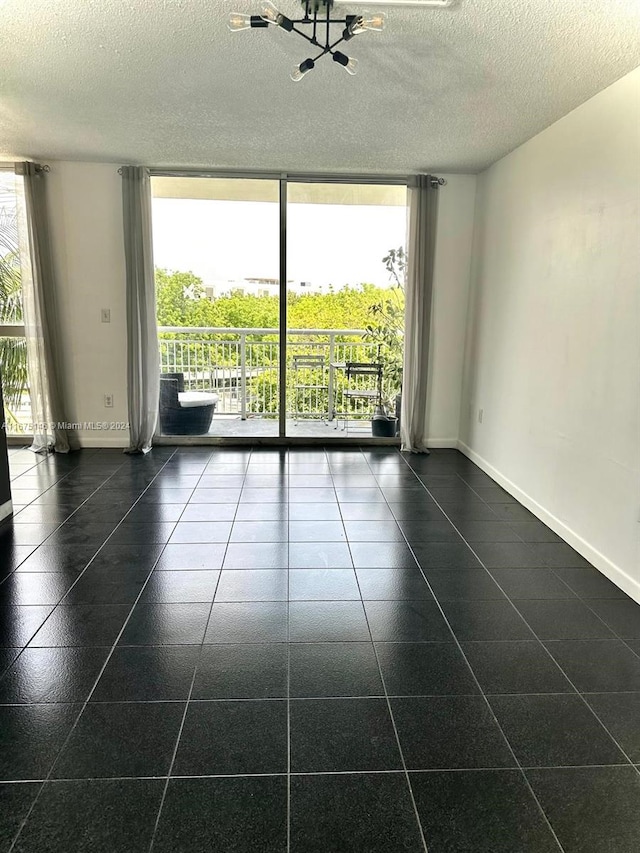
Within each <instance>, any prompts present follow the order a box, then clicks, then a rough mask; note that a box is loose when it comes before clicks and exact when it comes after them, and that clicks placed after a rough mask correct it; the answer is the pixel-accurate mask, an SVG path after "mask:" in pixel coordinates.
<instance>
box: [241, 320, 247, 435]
mask: <svg viewBox="0 0 640 853" xmlns="http://www.w3.org/2000/svg"><path fill="white" fill-rule="evenodd" d="M240 418H241V419H242V420H243V421H246V419H247V337H246V335H245V334H244V332H242V334H241V335H240Z"/></svg>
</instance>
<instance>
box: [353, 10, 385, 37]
mask: <svg viewBox="0 0 640 853" xmlns="http://www.w3.org/2000/svg"><path fill="white" fill-rule="evenodd" d="M386 21H387V16H386V15H385V14H384V12H375V13H374V12H363V14H362V15H358V17H357V18H356V19H355V20H354V21H353V22H352V23H351V25H350V26H349V32H350V33H351V35H353V36H357V35H358V34H359V33H365V32H367V30H369V31H370V32H372V33H381V32H382V30H384V27H385V24H386Z"/></svg>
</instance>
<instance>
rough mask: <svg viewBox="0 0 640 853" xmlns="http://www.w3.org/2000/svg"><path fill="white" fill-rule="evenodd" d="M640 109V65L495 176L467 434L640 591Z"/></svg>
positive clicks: (477, 254) (511, 482)
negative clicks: (481, 420)
mask: <svg viewBox="0 0 640 853" xmlns="http://www.w3.org/2000/svg"><path fill="white" fill-rule="evenodd" d="M639 116H640V69H639V70H637V71H635V72H633V73H631V74H629V75H628V76H626V77H624V78H623V79H621V80H619V81H618V82H617V83H615V84H614V85H612V86H611V87H609V88H608V89H606V90H604V91H603V92H601V93H600V94H598V95H596V96H595V97H594V98H592V99H591V100H589V101H587V102H586V103H585V104H583V105H582V106H581V107H579V108H578V109H576V110H574V111H573V112H572V113H570V114H569V115H568V116H566V117H565V118H563V119H561V120H560V121H559V122H557V123H556V124H554V125H552V126H551V127H550V128H548V129H547V130H545V131H544V132H543V133H541V134H539V135H538V136H536V137H535V138H534V139H532V140H530V141H529V142H527V143H526V144H524V145H522V146H521V147H520V148H518V149H517V150H516V151H514V152H513V153H511V154H510V155H509V156H507V157H505V158H504V159H502V160H500V161H499V162H498V163H496V164H495V165H494V166H492V167H491V168H490V169H488V170H487V171H486V172H484V173H483V174H482V175H481V176H480V178H479V181H478V196H477V206H476V234H475V242H474V253H473V254H474V261H473V270H472V285H471V302H470V309H469V328H468V337H467V349H466V355H465V377H464V385H463V394H462V399H463V407H462V412H461V430H460V433H461V440H462V445H461V446H462V449H463V450H465V451H466V452H468V453H469V454H470V455H471V457H472V458H473V459H474V460H475V461H477V462H479V464H481V465H482V467H484V468H485V470H487V471H488V472H489V473H490V474H491V475H492V476H496V477H497V478H498V479H499V481H500V482H502V483H503V485H505V487H506V488H507V489H508V490H509V491H511V492H512V493H513V494H515V495H516V497H518V498H519V499H520V500H522V502H523V503H524V504H525V505H526V506H528V507H529V508H530V509H531V510H532V511H533V512H535V513H536V514H537V515H538V516H539V517H540V518H542V519H543V520H544V521H546V522H547V523H548V524H549V525H550V526H551V527H552V528H553V529H555V530H556V532H558V533H559V534H560V535H561V536H562V537H563V538H565V539H566V540H567V541H569V542H570V543H571V544H572V545H573V546H574V547H575V548H577V550H578V551H580V552H581V553H582V554H583V555H584V556H586V557H587V559H589V560H590V561H591V562H593V563H594V565H596V566H597V567H598V568H600V569H601V570H602V571H603V572H604V573H605V574H607V575H608V576H609V577H610V578H611V579H612V580H613V581H614V582H616V583H618V584H619V585H620V586H621V587H622V588H623V589H624V590H625V591H626V592H628V593H629V594H630V595H633V596H634V597H636V598H637V599H638V600H640V524H639V523H638V522H639V520H640V514H639V513H640V485H639V484H640V458H639V457H640V421H639V412H640V396H639V395H640V319H639V314H640V306H639V300H640V220H639V205H640V138H639V130H640V128H639ZM480 408H482V409H483V411H484V417H483V423H482V424H480V423H478V410H479V409H480Z"/></svg>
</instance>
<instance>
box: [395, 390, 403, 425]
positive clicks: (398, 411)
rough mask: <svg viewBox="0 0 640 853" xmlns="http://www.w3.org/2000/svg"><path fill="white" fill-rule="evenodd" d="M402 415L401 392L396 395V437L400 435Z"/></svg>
mask: <svg viewBox="0 0 640 853" xmlns="http://www.w3.org/2000/svg"><path fill="white" fill-rule="evenodd" d="M401 414H402V392H400V394H396V420H397V422H398V423H397V426H396V435H400V415H401Z"/></svg>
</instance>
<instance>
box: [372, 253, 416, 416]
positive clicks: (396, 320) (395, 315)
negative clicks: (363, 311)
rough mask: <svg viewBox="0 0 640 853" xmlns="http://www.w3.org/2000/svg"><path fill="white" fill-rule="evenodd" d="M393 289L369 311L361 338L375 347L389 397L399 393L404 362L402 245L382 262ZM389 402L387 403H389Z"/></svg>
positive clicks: (405, 261) (404, 270)
mask: <svg viewBox="0 0 640 853" xmlns="http://www.w3.org/2000/svg"><path fill="white" fill-rule="evenodd" d="M382 263H383V264H384V265H385V267H386V269H387V271H388V273H389V278H390V279H391V280H392V282H393V287H391V288H390V289H389V290H387V291H384V292H383V296H382V298H381V299H380V300H379V301H377V302H375V303H373V304H372V305H371V307H370V308H369V313H370V318H371V322H369V323H368V324H367V333H366V335H365V339H366V340H368V341H371V343H374V344H376V345H377V347H378V353H379V357H380V359H381V361H382V362H383V364H384V377H385V380H386V383H385V384H386V386H387V388H388V389H390V397H395V395H396V394H398V393H400V391H401V390H402V366H403V359H404V284H405V276H406V269H407V256H406V253H405V250H404V248H403V247H402V246H399V247H398V248H397V249H389V252H388V254H387V255H385V257H384V258H383V259H382ZM390 402H391V400H390V399H389V400H387V403H390Z"/></svg>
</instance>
